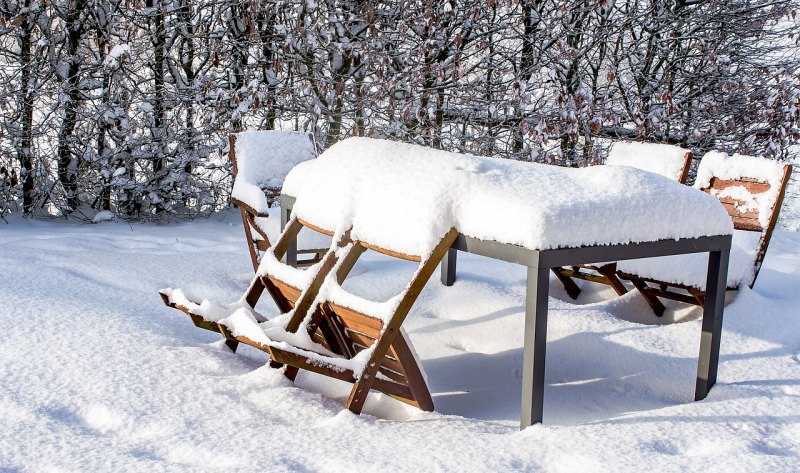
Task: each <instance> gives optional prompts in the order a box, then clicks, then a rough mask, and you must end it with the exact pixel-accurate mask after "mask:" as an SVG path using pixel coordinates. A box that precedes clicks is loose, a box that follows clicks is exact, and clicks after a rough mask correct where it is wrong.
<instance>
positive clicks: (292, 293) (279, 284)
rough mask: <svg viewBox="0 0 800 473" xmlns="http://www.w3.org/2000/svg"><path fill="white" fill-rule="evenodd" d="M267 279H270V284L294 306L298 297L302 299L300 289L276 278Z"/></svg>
mask: <svg viewBox="0 0 800 473" xmlns="http://www.w3.org/2000/svg"><path fill="white" fill-rule="evenodd" d="M267 279H269V282H271V283H272V284H273V285H274V286H275V287H276V288H277V289H278V290H279V291H280V293H281V294H282V295H283V297H285V298H286V299H287V300H288V302H289V303H290V304H292V306H294V302H295V301H296V300H297V298H298V297H300V289H297V288H296V287H294V286H292V285H291V284H288V283H285V282H283V281H281V280H280V279H278V278H276V277H275V276H267Z"/></svg>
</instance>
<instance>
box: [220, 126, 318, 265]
mask: <svg viewBox="0 0 800 473" xmlns="http://www.w3.org/2000/svg"><path fill="white" fill-rule="evenodd" d="M228 143H229V151H228V157H229V159H230V161H231V165H232V166H233V178H234V181H233V190H232V191H231V202H232V203H233V204H235V205H236V206H237V207H239V210H240V211H241V213H242V224H243V226H244V233H245V238H247V243H248V251H249V252H250V259H251V261H252V263H253V269H257V268H258V262H259V259H260V256H261V254H262V253H263V252H264V251H266V250H267V249H268V248H269V246H270V241H269V237H268V236H267V232H266V222H265V221H264V220H265V219H266V218H268V217H269V210H270V204H271V203H272V202H273V201H274V200H275V199H277V197H278V196H279V195H280V191H281V187H282V185H283V181H284V179H285V178H286V175H287V174H288V173H289V171H290V170H291V169H292V167H294V166H295V165H297V164H298V163H301V162H303V161H307V160H310V159H314V158H315V157H316V156H317V150H316V145H315V144H314V135H312V134H310V133H305V132H301V131H278V130H267V131H245V132H241V133H237V134H232V135H230V136H229V137H228ZM323 252H324V250H320V249H310V250H309V249H301V250H298V253H299V254H308V255H311V257H310V258H307V259H304V260H300V261H298V262H297V263H298V265H299V266H308V265H311V264H314V263H316V262H317V261H319V260H320V258H322V253H323Z"/></svg>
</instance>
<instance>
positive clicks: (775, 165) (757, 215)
mask: <svg viewBox="0 0 800 473" xmlns="http://www.w3.org/2000/svg"><path fill="white" fill-rule="evenodd" d="M791 170H792V167H791V165H790V164H784V163H780V162H777V161H774V160H769V159H766V158H760V157H754V156H743V155H738V154H736V155H733V156H728V155H727V154H725V153H720V152H716V151H711V152H709V153H707V154H706V155H705V156H703V159H702V160H701V161H700V166H699V168H698V170H697V179H696V182H695V185H694V187H695V188H697V189H700V190H702V191H703V192H706V193H709V194H711V195H713V196H715V197H716V198H717V199H719V201H720V202H721V203H722V205H723V206H724V207H725V209H726V210H727V211H728V214H729V215H730V216H731V219H732V220H733V227H734V234H733V245H732V247H731V253H730V259H729V263H728V281H727V288H728V290H736V289H738V288H739V287H741V286H742V285H748V286H750V287H753V285H754V284H755V282H756V278H757V277H758V273H759V270H760V269H761V263H762V262H763V261H764V256H765V255H766V253H767V248H768V246H769V242H770V239H771V237H772V232H773V230H774V229H775V226H776V224H777V223H778V217H779V214H780V209H781V205H782V203H783V197H784V194H785V193H786V186H787V185H788V183H789V176H790V174H791ZM705 268H706V258H705V256H704V255H699V254H698V255H696V254H691V255H678V256H665V257H660V258H651V259H650V260H628V261H621V262H619V263H617V270H618V274H619V276H620V277H621V278H623V279H626V280H628V281H630V282H631V283H633V285H634V287H636V289H637V290H638V291H639V293H640V294H641V295H642V296H643V297H644V299H645V300H646V301H647V303H648V304H649V305H650V307H651V308H652V309H653V312H655V314H656V315H658V316H661V315H662V314H663V313H664V309H665V308H664V304H663V303H662V302H661V301H660V300H659V299H660V298H664V299H672V300H676V301H680V302H685V303H688V304H694V305H699V306H703V304H704V299H705Z"/></svg>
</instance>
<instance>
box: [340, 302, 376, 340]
mask: <svg viewBox="0 0 800 473" xmlns="http://www.w3.org/2000/svg"><path fill="white" fill-rule="evenodd" d="M329 305H330V307H331V310H333V312H334V313H335V314H336V315H338V316H339V318H340V319H342V322H344V324H345V326H347V325H349V324H354V325H358V326H361V327H366V328H367V329H368V330H366V331H362V330H359V329H358V328H356V327H354V330H357V331H359V332H361V333H363V334H365V335H369V336H371V337H373V338H377V336H378V335H379V334H380V331H381V329H382V328H383V322H381V321H380V320H378V319H376V318H374V317H370V316H368V315H365V314H362V313H361V312H357V311H355V310H353V309H350V308H348V307H345V306H342V305H339V304H334V303H333V302H330V303H329Z"/></svg>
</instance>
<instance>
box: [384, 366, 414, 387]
mask: <svg viewBox="0 0 800 473" xmlns="http://www.w3.org/2000/svg"><path fill="white" fill-rule="evenodd" d="M378 372H379V373H381V374H382V375H384V376H386V377H387V378H389V379H391V380H392V381H394V382H395V383H400V384H405V385H408V380H407V379H406V377H405V376H404V375H403V374H402V373H398V372H397V371H394V370H390V369H388V368H386V367H385V366H383V365H381V367H380V369H379V370H378Z"/></svg>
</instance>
